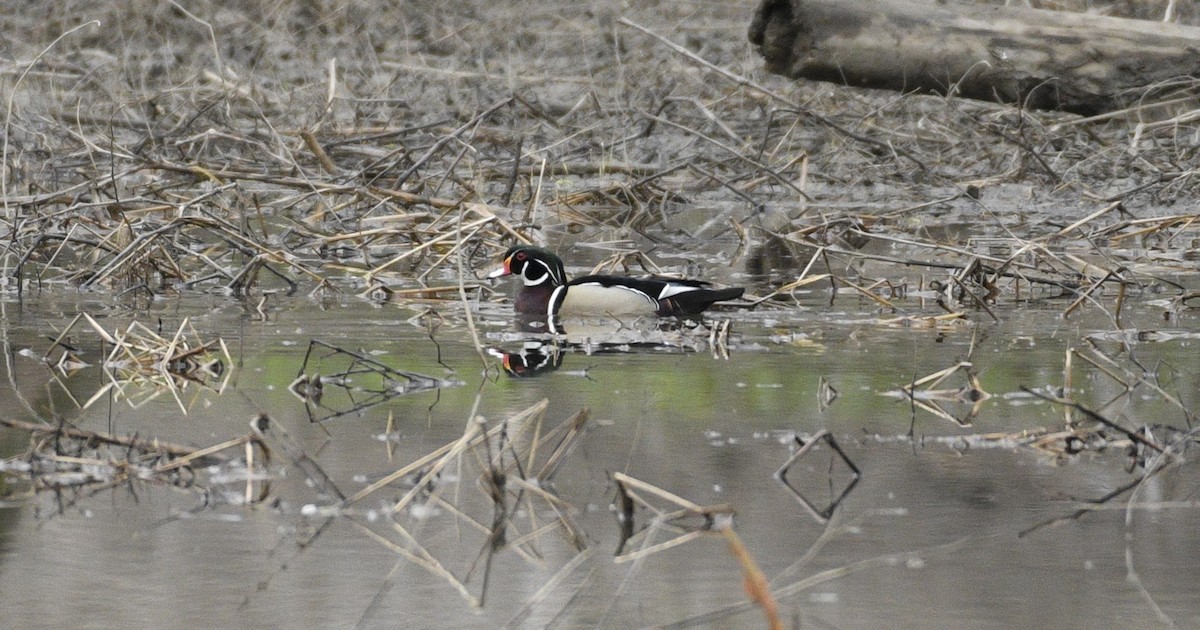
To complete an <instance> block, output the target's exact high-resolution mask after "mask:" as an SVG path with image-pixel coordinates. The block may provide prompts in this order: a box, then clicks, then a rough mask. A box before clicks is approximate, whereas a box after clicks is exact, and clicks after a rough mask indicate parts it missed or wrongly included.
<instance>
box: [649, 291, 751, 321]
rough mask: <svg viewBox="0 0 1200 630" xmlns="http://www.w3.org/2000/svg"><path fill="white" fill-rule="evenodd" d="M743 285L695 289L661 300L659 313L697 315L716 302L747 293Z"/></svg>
mask: <svg viewBox="0 0 1200 630" xmlns="http://www.w3.org/2000/svg"><path fill="white" fill-rule="evenodd" d="M745 291H746V290H745V289H743V288H742V287H730V288H728V289H695V290H693V291H685V292H683V293H677V294H675V295H672V296H671V297H669V298H664V299H662V300H659V304H658V314H659V315H696V314H698V313H700V312H701V311H703V310H704V309H706V308H708V307H710V306H712V305H713V303H715V302H724V301H726V300H736V299H737V298H740V297H742V293H745Z"/></svg>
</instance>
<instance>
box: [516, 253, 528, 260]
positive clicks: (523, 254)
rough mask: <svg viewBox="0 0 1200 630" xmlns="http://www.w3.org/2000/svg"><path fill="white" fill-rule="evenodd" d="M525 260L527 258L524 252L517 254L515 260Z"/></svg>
mask: <svg viewBox="0 0 1200 630" xmlns="http://www.w3.org/2000/svg"><path fill="white" fill-rule="evenodd" d="M525 258H527V256H526V255H525V252H517V260H525Z"/></svg>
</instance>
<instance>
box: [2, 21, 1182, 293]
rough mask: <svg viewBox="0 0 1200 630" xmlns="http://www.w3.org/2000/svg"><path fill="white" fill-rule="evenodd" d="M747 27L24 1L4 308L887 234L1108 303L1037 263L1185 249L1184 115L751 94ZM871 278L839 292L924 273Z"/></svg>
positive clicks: (12, 112) (806, 87)
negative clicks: (552, 257)
mask: <svg viewBox="0 0 1200 630" xmlns="http://www.w3.org/2000/svg"><path fill="white" fill-rule="evenodd" d="M751 8H752V7H750V6H748V5H747V6H742V5H739V4H732V3H730V4H700V3H669V4H668V3H664V4H661V5H659V6H654V7H617V6H614V5H607V4H603V3H592V4H583V5H580V4H577V3H564V4H559V5H549V6H547V5H539V4H535V3H527V4H522V3H518V4H516V5H509V4H502V5H501V4H494V3H493V4H487V3H466V4H463V3H456V4H453V5H438V4H433V3H427V4H420V3H418V4H414V3H402V4H401V5H399V6H392V7H387V8H381V7H378V6H376V5H374V4H372V3H366V2H351V3H342V4H338V5H336V6H324V5H321V4H320V3H317V4H303V5H277V4H270V3H251V4H250V5H240V6H239V8H229V7H225V6H222V5H220V4H219V3H212V4H201V5H195V6H190V7H189V8H188V9H187V10H186V11H185V10H184V9H183V8H182V5H177V4H174V3H160V4H147V3H144V2H134V1H130V2H122V3H117V4H112V5H110V4H103V3H81V4H77V5H74V6H72V7H71V8H70V9H69V10H67V11H64V12H62V13H60V14H59V15H58V17H57V18H56V19H52V20H48V21H47V20H44V19H43V16H42V15H41V11H40V10H36V9H35V8H32V7H30V8H26V9H22V8H21V7H17V8H15V9H14V10H10V11H7V12H6V14H5V15H4V16H3V17H0V27H3V28H2V31H3V32H5V33H10V34H11V33H21V34H22V38H21V40H20V41H9V42H7V43H6V45H5V47H4V49H3V50H4V51H6V52H5V57H4V60H3V74H2V75H0V77H2V78H0V84H2V85H3V87H4V93H5V94H7V95H9V97H10V99H11V102H10V103H7V105H9V106H10V108H9V111H8V115H7V117H6V121H5V125H6V130H7V132H6V134H5V152H6V155H7V160H6V162H5V169H6V170H5V172H4V191H3V194H4V198H3V222H4V225H5V226H6V227H7V228H8V230H7V231H8V234H9V238H8V239H6V241H5V242H6V250H5V254H6V256H5V258H4V260H5V263H6V266H5V270H6V274H7V275H8V276H9V277H10V278H12V279H13V280H15V282H10V283H9V285H8V286H9V289H10V290H14V289H15V290H18V291H28V290H31V289H34V288H37V289H44V288H53V287H57V286H64V285H82V286H85V287H89V288H108V289H110V290H112V291H116V292H130V293H127V295H128V294H133V295H139V294H163V293H166V294H172V293H178V292H181V291H229V292H233V293H236V294H247V293H252V294H255V295H260V294H262V293H270V292H274V291H286V292H292V291H297V290H303V291H312V290H323V291H351V292H354V293H364V294H367V295H372V296H375V297H381V296H382V297H388V296H395V294H387V293H381V291H385V292H386V291H390V290H394V289H396V288H409V289H420V288H423V287H434V288H437V287H443V288H444V285H446V284H447V283H452V284H465V286H467V288H468V289H474V294H475V295H482V296H483V297H486V296H487V294H486V292H485V293H480V291H484V290H483V289H479V288H476V287H475V286H474V284H473V282H472V280H473V279H472V278H470V277H468V278H461V277H459V274H458V272H457V270H456V267H455V265H456V259H457V256H456V253H457V252H458V251H460V250H461V251H462V252H463V253H464V254H465V255H466V262H467V264H466V271H467V275H470V273H471V270H472V269H477V268H481V267H483V266H484V265H485V263H486V262H488V261H490V260H491V258H492V257H493V256H494V255H495V254H496V253H497V251H499V250H500V248H501V247H503V245H504V244H506V243H508V242H511V241H513V240H532V241H539V242H546V243H550V244H552V245H553V246H556V247H557V246H561V245H562V244H564V243H567V242H574V241H590V242H610V243H616V244H617V245H616V246H618V247H619V248H623V249H625V250H629V249H633V248H641V249H645V248H648V247H652V246H658V247H665V248H667V249H668V250H669V249H681V250H687V249H688V248H689V247H690V246H692V244H693V243H694V241H695V239H697V238H701V239H704V240H705V241H708V242H712V243H717V244H721V243H725V245H724V246H723V247H722V249H724V250H726V251H730V250H732V249H734V248H735V245H737V244H744V245H751V244H754V243H760V242H761V241H762V240H763V239H764V238H765V236H766V235H775V236H777V237H779V240H776V241H774V242H775V243H776V247H779V248H781V249H783V250H784V252H785V253H789V254H796V253H797V251H799V252H801V253H803V252H806V251H808V250H807V248H809V247H816V248H821V249H820V251H821V253H822V254H823V255H826V256H828V255H835V256H838V257H853V256H855V254H856V249H857V247H861V246H862V244H865V243H867V242H870V241H871V240H874V239H877V238H880V236H885V237H890V238H899V239H900V242H901V243H902V244H903V245H904V246H905V247H904V248H898V249H901V250H903V251H906V252H910V253H912V254H913V255H914V258H915V259H916V262H917V263H918V264H926V265H931V266H933V267H939V266H951V267H955V268H959V267H964V266H966V265H968V264H969V263H970V262H971V261H972V260H975V259H978V260H980V261H983V262H984V263H986V264H987V269H986V270H987V271H992V272H996V273H1000V274H1001V275H1004V274H1007V276H1006V277H1009V278H1012V277H1013V274H1014V273H1017V274H1020V275H1021V277H1023V278H1024V279H1027V280H1028V279H1030V278H1029V276H1036V274H1035V273H1033V270H1035V269H1036V270H1042V269H1045V268H1049V270H1050V275H1051V277H1049V278H1038V277H1034V278H1032V280H1031V281H1033V282H1037V281H1038V280H1039V279H1042V280H1048V281H1049V282H1051V283H1052V284H1054V285H1065V286H1067V287H1068V288H1069V289H1071V290H1075V289H1078V288H1080V287H1081V286H1082V287H1083V288H1084V289H1086V288H1088V287H1090V286H1092V284H1093V282H1091V281H1088V280H1087V276H1086V274H1082V275H1081V273H1080V271H1079V270H1078V269H1076V268H1072V267H1071V265H1070V264H1069V261H1063V260H1061V258H1062V252H1063V249H1064V248H1063V247H1061V246H1057V245H1059V244H1060V243H1047V246H1046V247H1044V248H1042V250H1039V249H1038V248H1037V247H1030V244H1031V243H1034V244H1038V243H1043V242H1046V241H1050V240H1053V239H1055V238H1058V239H1059V241H1060V242H1067V241H1069V242H1072V243H1074V244H1078V243H1079V242H1081V239H1080V237H1081V236H1083V237H1087V236H1090V235H1091V234H1093V233H1095V232H1096V231H1097V230H1100V229H1102V230H1104V235H1105V236H1106V237H1108V238H1109V239H1122V238H1129V237H1136V238H1137V239H1138V240H1139V241H1140V242H1143V243H1147V242H1157V241H1166V242H1167V247H1171V246H1172V245H1173V246H1175V247H1181V246H1186V245H1185V244H1186V242H1187V241H1188V240H1189V239H1190V238H1192V235H1193V234H1194V233H1195V230H1194V226H1193V225H1192V223H1193V221H1194V218H1195V215H1187V214H1183V215H1178V216H1177V217H1175V218H1173V219H1172V221H1174V222H1173V223H1171V224H1170V226H1169V229H1164V230H1156V231H1148V228H1151V227H1153V225H1152V224H1147V223H1137V222H1138V221H1141V222H1153V221H1154V220H1155V217H1158V216H1160V215H1162V214H1164V213H1166V207H1167V206H1170V205H1172V204H1175V203H1176V202H1178V201H1181V200H1186V199H1189V198H1191V197H1193V196H1194V194H1195V178H1194V177H1193V175H1194V173H1195V171H1196V168H1197V164H1198V161H1200V152H1198V151H1196V150H1195V147H1196V146H1197V145H1198V142H1197V140H1198V139H1200V125H1198V124H1197V121H1196V120H1193V118H1195V117H1194V116H1192V115H1191V114H1190V112H1184V113H1183V114H1181V115H1179V116H1177V117H1175V118H1171V119H1168V120H1162V119H1161V118H1159V119H1156V120H1155V121H1153V122H1147V123H1145V124H1138V123H1137V122H1136V119H1137V116H1138V115H1139V113H1138V112H1128V113H1127V114H1126V115H1125V116H1120V117H1110V118H1104V119H1100V120H1092V121H1085V120H1081V119H1079V118H1078V117H1074V116H1069V115H1064V114H1055V113H1036V112H1023V111H1019V110H1017V109H1014V108H1010V107H1001V106H995V105H990V104H982V103H976V102H968V101H959V100H954V99H943V98H934V97H921V96H900V95H896V94H890V93H876V92H867V91H862V90H852V89H845V88H839V87H837V86H832V85H827V84H810V83H804V84H790V83H788V82H785V81H783V80H782V79H779V78H778V77H771V76H764V75H763V74H762V71H761V69H760V61H759V59H758V58H757V55H756V54H755V53H754V51H753V50H752V49H751V47H750V46H749V44H748V43H747V42H746V40H745V29H746V24H747V21H748V18H749V13H750V10H751ZM23 10H24V11H25V13H23V12H22V11H23ZM34 14H37V15H34ZM89 20H97V21H98V22H99V25H89V24H87V22H88V21H89ZM71 29H75V30H71ZM64 33H66V34H65V35H64ZM648 33H653V34H654V35H652V34H648ZM147 35H148V37H147ZM60 36H62V37H61V39H60V40H59V41H57V42H56V41H55V39H56V38H58V37H60ZM666 41H669V42H674V43H675V44H678V45H679V46H680V47H682V49H684V50H686V51H687V52H686V53H680V52H678V51H676V50H672V48H671V47H670V45H669V44H667V43H665V42H666ZM698 59H702V60H704V63H698V62H697V60H698ZM706 64H707V65H706ZM715 68H719V69H720V72H718V71H717V70H715ZM760 88H761V89H760ZM764 89H765V90H766V91H765V92H764ZM931 199H936V200H937V201H936V202H933V203H930V200H931ZM1117 201H1119V202H1121V205H1120V206H1119V207H1116V206H1113V207H1114V208H1116V209H1115V210H1114V211H1113V212H1112V213H1111V214H1108V215H1103V214H1102V215H1098V216H1097V217H1096V220H1095V221H1093V222H1090V223H1087V224H1084V225H1080V226H1078V229H1077V230H1075V231H1074V233H1071V234H1066V235H1064V234H1061V233H1059V234H1057V235H1056V234H1055V232H1056V230H1057V229H1058V228H1061V227H1062V226H1063V225H1065V224H1067V223H1069V222H1070V221H1072V220H1074V219H1075V218H1077V217H1079V216H1090V215H1091V213H1092V212H1094V211H1095V210H1096V209H1097V208H1105V207H1108V206H1109V205H1110V204H1113V203H1114V202H1117ZM696 209H698V210H696ZM1122 212H1127V213H1129V214H1122ZM697 213H698V214H700V215H701V218H700V219H699V220H697V218H696V216H695V215H696V214H697ZM918 214H919V215H920V216H922V217H923V219H924V220H923V221H914V220H913V218H914V217H915V216H916V215H918ZM962 215H969V216H973V217H977V218H978V219H979V220H978V222H977V226H978V229H979V230H980V231H981V232H984V233H985V234H983V235H976V236H986V235H993V236H996V237H1001V238H1007V239H1009V244H1010V245H1011V247H1012V250H1013V251H1015V252H1016V253H1017V254H1019V255H1020V256H1017V255H1016V254H1014V256H1013V257H1004V256H1000V257H991V258H989V257H987V256H986V255H980V254H981V253H984V254H986V251H985V250H984V247H983V245H982V244H971V243H967V244H966V246H965V247H961V245H963V244H960V243H956V244H955V245H959V246H960V247H958V248H957V249H956V250H955V251H953V252H949V253H951V254H955V255H952V256H946V255H945V254H946V253H947V252H946V250H945V243H944V242H942V241H941V240H940V239H937V238H931V237H928V236H927V235H928V233H929V228H930V225H931V224H932V225H936V224H937V223H938V219H937V218H936V217H938V216H943V217H947V218H946V219H945V220H946V221H947V222H954V221H955V220H958V219H957V218H956V217H961V216H962ZM1028 217H1033V218H1035V219H1041V220H1026V219H1027V218H1028ZM1060 217H1061V218H1060ZM1104 221H1108V222H1107V223H1104ZM1048 227H1049V228H1050V229H1047V228H1048ZM1064 236H1065V237H1067V238H1063V237H1064ZM1181 237H1182V238H1181ZM1109 242H1112V241H1111V240H1110V241H1109ZM780 244H782V245H780ZM855 245H857V247H856V246H855ZM1088 245H1089V247H1091V248H1092V249H1093V250H1094V253H1096V254H1098V255H1103V256H1104V257H1105V259H1106V260H1108V261H1111V262H1114V263H1117V262H1133V263H1137V262H1139V261H1138V260H1137V259H1133V260H1130V259H1129V256H1128V255H1127V254H1126V253H1125V252H1123V251H1117V250H1115V249H1114V248H1112V247H1108V246H1106V244H1105V243H1104V242H1090V243H1088ZM797 248H798V249H797ZM1021 256H1023V257H1024V258H1021ZM776 258H777V252H774V251H773V250H771V249H769V248H763V249H754V250H751V252H750V254H749V256H748V262H747V265H748V266H749V267H750V268H751V269H752V270H754V269H758V270H761V271H763V273H764V274H765V279H766V280H767V281H768V282H774V283H775V285H774V286H780V285H784V284H787V283H788V282H790V281H793V280H795V279H796V276H795V275H794V274H793V273H792V272H791V271H787V270H783V269H780V265H778V264H776V263H778V260H777V259H776ZM880 262H883V263H885V266H884V267H883V269H882V270H881V271H880V272H879V274H878V275H876V276H874V277H872V278H867V279H862V278H853V277H848V276H847V277H843V278H842V279H843V280H845V281H846V282H847V283H852V284H853V285H854V286H859V287H862V286H865V285H864V280H866V281H867V283H868V284H869V283H870V282H874V281H876V280H879V279H881V278H886V277H888V276H889V275H890V276H893V277H894V276H896V272H895V271H894V267H889V265H888V264H889V263H894V262H913V260H911V259H908V260H904V261H901V260H883V261H880ZM889 269H890V270H889ZM1103 271H1107V272H1114V270H1113V267H1104V268H1103ZM1114 273H1115V272H1114ZM843 275H844V274H843ZM1101 275H1102V276H1104V274H1103V273H1102V274H1101ZM1110 275H1111V274H1110ZM1108 280H1113V278H1111V277H1108V278H1106V281H1108ZM1121 280H1123V281H1124V280H1127V278H1124V277H1122V278H1121ZM770 288H771V287H770V286H768V287H767V289H768V290H769V289H770ZM1004 288H1005V289H1006V290H1008V291H1013V290H1014V289H1012V285H1011V284H1010V285H1007V286H1006V287H1004ZM974 289H978V287H974ZM1015 290H1016V291H1017V292H1018V293H1019V287H1018V288H1017V289H1015ZM764 292H766V291H764ZM871 292H872V293H874V294H876V295H882V292H881V291H878V290H873V291H871ZM401 297H403V295H401ZM432 297H434V298H447V297H449V298H453V297H455V296H453V295H452V294H451V293H449V292H443V293H440V294H436V295H433V296H432ZM963 299H965V300H966V301H967V302H969V303H974V302H977V301H978V300H976V299H975V298H971V297H964V298H963Z"/></svg>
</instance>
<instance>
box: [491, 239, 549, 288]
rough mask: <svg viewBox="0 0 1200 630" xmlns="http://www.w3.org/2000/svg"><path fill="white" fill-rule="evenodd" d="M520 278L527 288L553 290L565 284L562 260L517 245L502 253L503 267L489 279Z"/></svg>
mask: <svg viewBox="0 0 1200 630" xmlns="http://www.w3.org/2000/svg"><path fill="white" fill-rule="evenodd" d="M508 275H518V276H521V282H523V283H524V284H525V286H527V287H539V286H540V287H546V288H553V287H557V286H561V285H564V284H566V283H567V274H566V271H565V270H564V269H563V264H562V260H561V259H560V258H559V257H558V256H556V255H555V254H554V252H551V251H550V250H548V249H542V248H541V247H533V246H531V245H517V246H516V247H511V248H509V250H508V251H507V252H505V253H504V266H503V267H500V268H499V269H496V270H495V271H493V272H491V273H489V274H488V275H487V277H489V278H501V277H504V276H508Z"/></svg>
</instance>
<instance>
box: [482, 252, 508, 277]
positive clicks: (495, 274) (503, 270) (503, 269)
mask: <svg viewBox="0 0 1200 630" xmlns="http://www.w3.org/2000/svg"><path fill="white" fill-rule="evenodd" d="M511 263H512V257H511V256H510V257H508V258H505V259H504V266H503V267H500V268H499V269H496V270H494V271H492V272H491V273H489V274H488V275H487V277H488V278H503V277H504V276H509V275H512V264H511Z"/></svg>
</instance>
